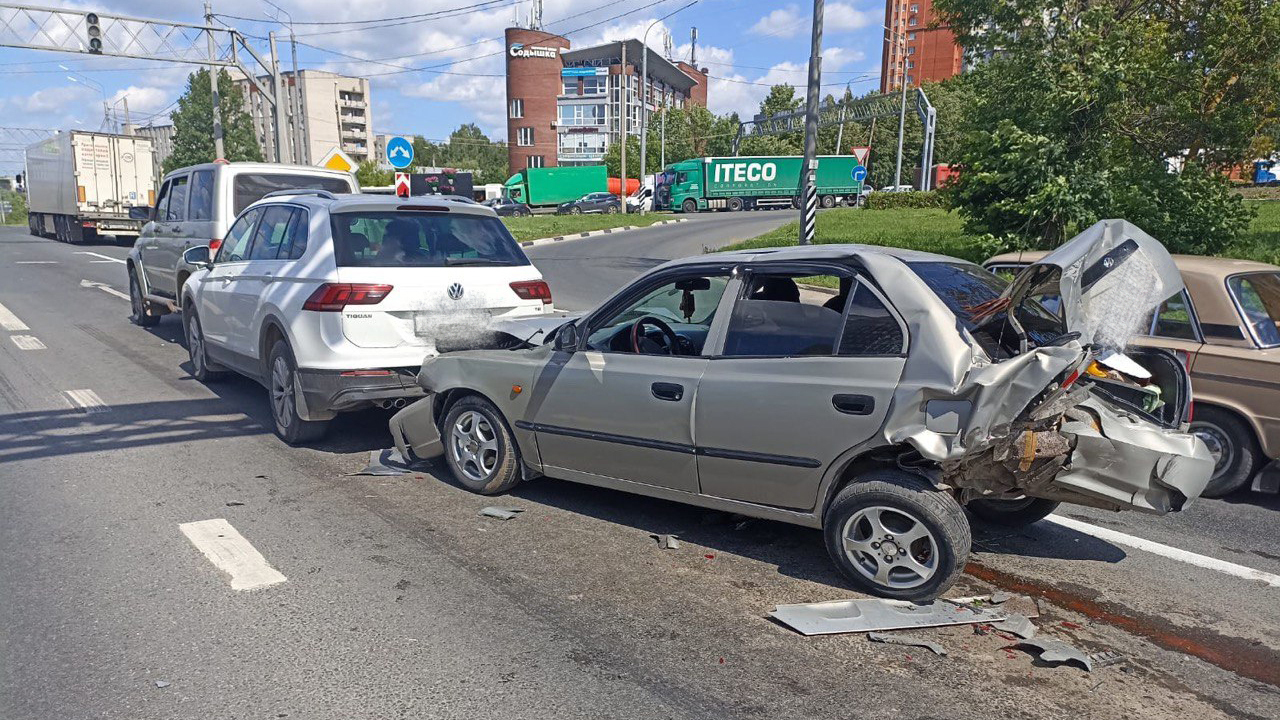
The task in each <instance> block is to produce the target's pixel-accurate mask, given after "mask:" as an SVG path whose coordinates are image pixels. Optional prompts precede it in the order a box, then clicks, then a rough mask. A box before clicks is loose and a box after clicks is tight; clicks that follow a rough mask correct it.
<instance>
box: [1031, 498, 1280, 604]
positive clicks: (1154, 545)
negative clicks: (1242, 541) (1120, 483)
mask: <svg viewBox="0 0 1280 720" xmlns="http://www.w3.org/2000/svg"><path fill="white" fill-rule="evenodd" d="M1045 520H1048V521H1049V522H1052V523H1057V524H1058V525H1061V526H1062V527H1065V528H1070V529H1072V530H1075V531H1076V532H1082V533H1084V534H1085V535H1092V536H1094V537H1096V538H1098V539H1099V540H1106V541H1107V542H1113V543H1115V544H1117V545H1126V546H1128V547H1131V548H1135V549H1137V550H1144V551H1146V552H1149V553H1152V554H1155V555H1160V556H1161V557H1167V558H1169V559H1170V560H1177V561H1178V562H1184V563H1187V564H1188V565H1195V566H1196V567H1202V568H1205V569H1207V570H1216V571H1218V572H1220V573H1226V574H1227V575H1234V576H1235V577H1238V578H1243V579H1245V580H1260V581H1262V582H1264V583H1266V584H1267V585H1270V586H1271V587H1280V575H1273V574H1271V573H1269V572H1263V571H1261V570H1254V569H1253V568H1251V567H1246V566H1244V565H1237V564H1236V563H1233V562H1227V561H1226V560H1219V559H1217V558H1212V557H1209V556H1208V555H1201V554H1199V553H1193V552H1191V551H1189V550H1183V549H1181V548H1176V547H1173V546H1172V545H1165V544H1163V543H1158V542H1154V541H1151V540H1145V539H1143V538H1140V537H1134V536H1133V535H1129V534H1128V533H1122V532H1119V531H1118V530H1108V529H1107V528H1100V527H1098V526H1097V525H1090V524H1089V523H1086V522H1080V521H1079V520H1074V519H1072V518H1069V517H1063V516H1061V515H1050V516H1049V517H1047V518H1045Z"/></svg>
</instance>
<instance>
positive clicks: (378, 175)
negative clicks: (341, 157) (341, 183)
mask: <svg viewBox="0 0 1280 720" xmlns="http://www.w3.org/2000/svg"><path fill="white" fill-rule="evenodd" d="M356 180H358V181H359V182H360V187H386V186H387V185H390V184H392V183H393V182H395V180H396V174H395V171H394V170H387V169H385V168H383V167H381V166H379V165H378V163H377V162H375V161H373V160H365V161H364V162H362V163H360V166H359V167H357V168H356Z"/></svg>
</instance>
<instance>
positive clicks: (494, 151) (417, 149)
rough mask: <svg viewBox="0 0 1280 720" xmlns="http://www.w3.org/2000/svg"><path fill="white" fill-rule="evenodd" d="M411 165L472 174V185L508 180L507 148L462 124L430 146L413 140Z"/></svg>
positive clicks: (476, 129)
mask: <svg viewBox="0 0 1280 720" xmlns="http://www.w3.org/2000/svg"><path fill="white" fill-rule="evenodd" d="M413 156H414V163H415V164H416V165H418V166H421V167H451V168H457V169H459V170H470V171H472V172H474V173H475V175H474V176H473V177H472V181H473V182H474V183H475V184H476V185H481V184H485V183H500V182H505V181H506V179H507V178H509V177H511V172H510V168H509V167H508V163H507V144H506V143H504V142H499V141H494V140H490V139H489V137H488V136H487V135H485V134H484V131H482V130H481V129H480V127H479V126H478V125H476V124H474V123H466V124H464V125H461V126H459V127H458V129H457V130H454V131H453V132H452V133H450V134H449V139H448V140H445V141H444V142H440V143H434V142H431V141H429V140H427V139H426V138H423V137H421V136H419V137H415V138H414V139H413Z"/></svg>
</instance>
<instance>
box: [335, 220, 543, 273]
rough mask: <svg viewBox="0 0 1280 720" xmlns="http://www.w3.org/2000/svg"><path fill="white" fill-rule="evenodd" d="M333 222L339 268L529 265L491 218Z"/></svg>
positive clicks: (509, 238) (516, 246)
mask: <svg viewBox="0 0 1280 720" xmlns="http://www.w3.org/2000/svg"><path fill="white" fill-rule="evenodd" d="M330 222H331V223H332V227H333V243H334V255H335V256H336V259H337V263H338V266H339V267H401V266H404V267H444V266H449V265H458V266H462V265H499V266H503V265H505V266H512V265H528V264H529V259H528V258H526V257H525V255H524V253H523V252H521V251H520V246H519V245H517V244H516V241H515V239H514V238H512V237H511V233H510V232H509V231H508V230H507V226H506V225H503V224H502V221H501V220H499V219H498V218H496V217H492V216H489V215H471V214H469V213H456V214H444V213H426V212H402V211H395V210H388V211H379V212H372V211H370V212H364V211H359V212H345V213H334V214H333V215H332V216H331V220H330Z"/></svg>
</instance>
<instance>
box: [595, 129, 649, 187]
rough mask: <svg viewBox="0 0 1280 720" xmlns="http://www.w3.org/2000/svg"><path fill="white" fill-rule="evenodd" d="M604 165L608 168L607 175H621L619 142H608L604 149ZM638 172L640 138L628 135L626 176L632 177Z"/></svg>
mask: <svg viewBox="0 0 1280 720" xmlns="http://www.w3.org/2000/svg"><path fill="white" fill-rule="evenodd" d="M651 157H652V155H651ZM604 166H605V167H606V168H608V170H609V177H622V146H621V144H620V143H616V142H615V143H609V147H607V148H605V149H604ZM639 174H640V138H638V137H636V136H635V135H628V136H627V176H628V177H633V178H634V177H637V176H638V175H639Z"/></svg>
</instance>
